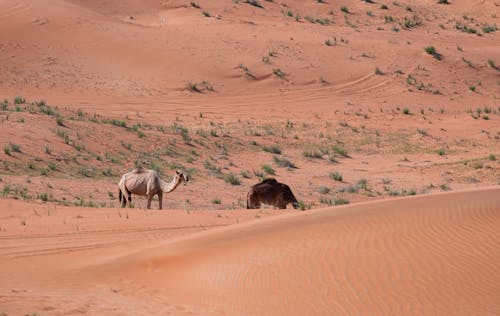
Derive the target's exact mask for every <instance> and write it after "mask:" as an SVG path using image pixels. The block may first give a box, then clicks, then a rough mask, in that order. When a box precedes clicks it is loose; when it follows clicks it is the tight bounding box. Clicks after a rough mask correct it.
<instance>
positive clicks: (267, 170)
mask: <svg viewBox="0 0 500 316" xmlns="http://www.w3.org/2000/svg"><path fill="white" fill-rule="evenodd" d="M262 170H264V172H265V173H267V174H271V175H274V174H276V171H275V170H274V169H273V168H272V167H271V166H270V165H262Z"/></svg>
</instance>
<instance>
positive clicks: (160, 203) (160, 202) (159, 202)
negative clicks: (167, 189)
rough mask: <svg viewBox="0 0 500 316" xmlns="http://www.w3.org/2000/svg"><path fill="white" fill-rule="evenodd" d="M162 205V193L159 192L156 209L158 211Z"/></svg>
mask: <svg viewBox="0 0 500 316" xmlns="http://www.w3.org/2000/svg"><path fill="white" fill-rule="evenodd" d="M162 204H163V192H162V191H160V192H158V207H159V209H160V210H161V209H162V207H163V205H162Z"/></svg>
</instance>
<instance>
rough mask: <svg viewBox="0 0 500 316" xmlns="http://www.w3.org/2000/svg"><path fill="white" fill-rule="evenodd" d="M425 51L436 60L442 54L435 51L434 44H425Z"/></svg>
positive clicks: (440, 57)
mask: <svg viewBox="0 0 500 316" xmlns="http://www.w3.org/2000/svg"><path fill="white" fill-rule="evenodd" d="M424 50H425V52H426V53H427V54H429V55H432V57H434V58H436V59H437V60H441V59H442V56H441V54H439V53H438V52H437V51H436V48H435V47H434V46H427V47H425V48H424Z"/></svg>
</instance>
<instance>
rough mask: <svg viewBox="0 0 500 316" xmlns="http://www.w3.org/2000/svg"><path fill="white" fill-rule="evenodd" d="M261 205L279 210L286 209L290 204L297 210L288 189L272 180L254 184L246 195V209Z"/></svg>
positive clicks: (297, 204)
mask: <svg viewBox="0 0 500 316" xmlns="http://www.w3.org/2000/svg"><path fill="white" fill-rule="evenodd" d="M261 203H265V204H270V205H274V206H275V207H278V208H280V209H286V206H287V204H288V203H292V205H293V208H295V209H298V208H299V203H298V202H297V199H296V198H295V196H294V195H293V193H292V190H290V187H289V186H288V185H286V184H284V183H279V182H278V181H276V179H273V178H267V179H264V180H263V181H262V182H260V183H257V184H255V185H254V186H252V188H251V189H250V191H249V192H248V194H247V209H255V208H260V204H261Z"/></svg>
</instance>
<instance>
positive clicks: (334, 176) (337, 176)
mask: <svg viewBox="0 0 500 316" xmlns="http://www.w3.org/2000/svg"><path fill="white" fill-rule="evenodd" d="M330 178H331V179H333V180H335V181H342V174H341V173H340V172H338V171H335V172H332V173H330Z"/></svg>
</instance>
